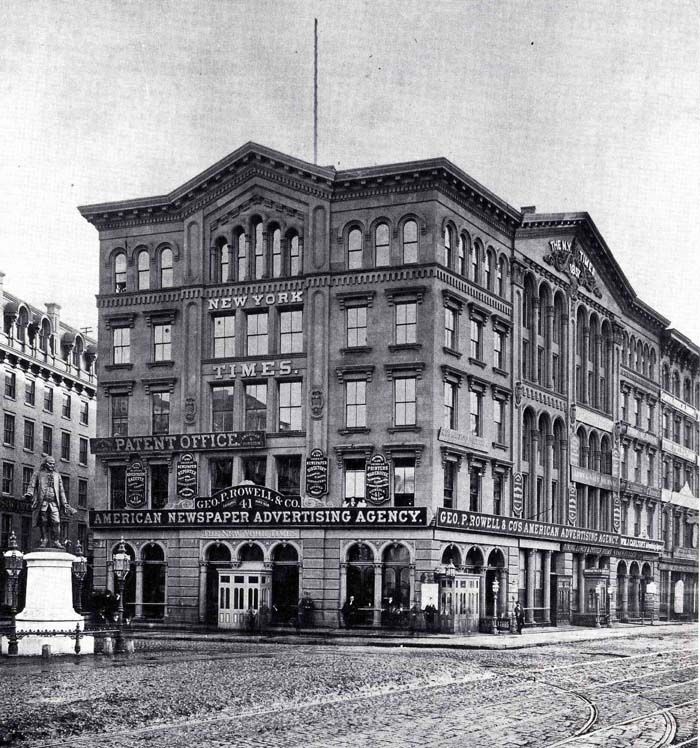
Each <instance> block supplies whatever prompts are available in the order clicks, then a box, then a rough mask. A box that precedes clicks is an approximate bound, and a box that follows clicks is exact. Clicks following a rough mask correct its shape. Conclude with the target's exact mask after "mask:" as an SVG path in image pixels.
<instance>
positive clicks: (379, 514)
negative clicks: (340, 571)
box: [90, 507, 427, 529]
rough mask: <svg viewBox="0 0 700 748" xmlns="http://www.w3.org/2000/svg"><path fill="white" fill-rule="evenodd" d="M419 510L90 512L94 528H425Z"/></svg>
mask: <svg viewBox="0 0 700 748" xmlns="http://www.w3.org/2000/svg"><path fill="white" fill-rule="evenodd" d="M426 523H427V511H426V509H425V507H419V508H405V509H404V508H398V507H397V508H394V507H391V508H390V507H387V508H378V509H374V508H367V509H364V508H362V509H358V508H353V509H350V508H343V509H265V510H262V509H238V510H236V509H224V510H216V509H211V510H206V511H204V510H197V509H191V510H190V509H163V510H158V511H154V510H143V511H127V510H124V511H112V510H110V511H100V510H97V509H93V510H91V512H90V526H91V527H93V528H95V529H112V528H119V529H121V528H124V527H171V528H177V527H425V526H426Z"/></svg>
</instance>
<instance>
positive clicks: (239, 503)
mask: <svg viewBox="0 0 700 748" xmlns="http://www.w3.org/2000/svg"><path fill="white" fill-rule="evenodd" d="M299 506H301V500H300V498H299V496H285V495H284V494H281V493H279V492H278V491H273V490H272V489H271V488H267V486H256V485H255V484H254V483H242V484H241V485H239V486H231V487H229V488H224V489H223V491H219V492H217V493H215V494H214V495H213V496H211V497H206V496H198V497H197V498H196V499H195V500H194V508H195V509H199V510H211V509H214V510H216V511H223V510H226V509H295V508H297V507H299Z"/></svg>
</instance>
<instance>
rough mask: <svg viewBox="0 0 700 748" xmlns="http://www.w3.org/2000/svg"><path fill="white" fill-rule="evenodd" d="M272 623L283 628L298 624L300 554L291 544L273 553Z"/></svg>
mask: <svg viewBox="0 0 700 748" xmlns="http://www.w3.org/2000/svg"><path fill="white" fill-rule="evenodd" d="M271 600H272V606H271V607H272V615H271V621H272V623H274V624H278V625H282V626H292V625H294V624H295V623H296V619H297V608H298V602H299V554H298V553H297V549H296V548H295V547H294V546H293V545H290V544H288V543H287V544H280V545H277V546H275V548H274V549H273V551H272V596H271Z"/></svg>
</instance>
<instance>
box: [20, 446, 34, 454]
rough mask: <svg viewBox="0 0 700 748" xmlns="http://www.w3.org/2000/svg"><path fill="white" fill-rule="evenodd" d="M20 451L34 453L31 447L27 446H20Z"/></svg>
mask: <svg viewBox="0 0 700 748" xmlns="http://www.w3.org/2000/svg"><path fill="white" fill-rule="evenodd" d="M22 451H23V452H27V453H29V454H34V450H33V449H29V447H22Z"/></svg>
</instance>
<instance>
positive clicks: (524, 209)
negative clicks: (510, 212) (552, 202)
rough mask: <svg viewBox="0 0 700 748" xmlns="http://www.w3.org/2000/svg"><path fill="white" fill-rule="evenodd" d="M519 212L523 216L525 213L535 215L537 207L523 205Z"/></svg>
mask: <svg viewBox="0 0 700 748" xmlns="http://www.w3.org/2000/svg"><path fill="white" fill-rule="evenodd" d="M520 212H521V213H522V214H523V215H524V214H526V213H537V206H536V205H525V206H523V207H522V208H520Z"/></svg>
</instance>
